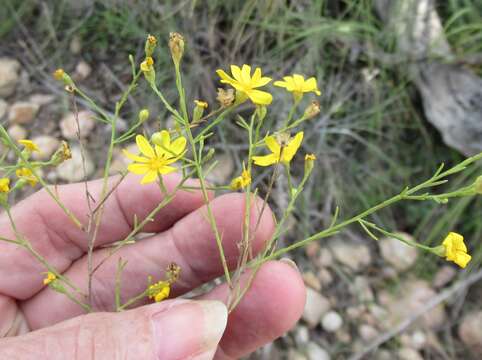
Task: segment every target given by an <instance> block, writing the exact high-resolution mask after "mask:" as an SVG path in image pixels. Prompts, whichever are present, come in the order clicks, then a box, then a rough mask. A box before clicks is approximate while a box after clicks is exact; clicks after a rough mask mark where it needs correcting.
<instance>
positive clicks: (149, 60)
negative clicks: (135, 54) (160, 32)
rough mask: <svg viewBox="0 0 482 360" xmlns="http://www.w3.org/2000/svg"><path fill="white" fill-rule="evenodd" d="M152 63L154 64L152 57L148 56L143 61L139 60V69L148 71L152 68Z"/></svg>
mask: <svg viewBox="0 0 482 360" xmlns="http://www.w3.org/2000/svg"><path fill="white" fill-rule="evenodd" d="M153 65H154V59H153V58H152V57H150V56H148V57H146V59H145V60H144V61H143V62H141V70H142V71H143V72H149V71H151V70H153Z"/></svg>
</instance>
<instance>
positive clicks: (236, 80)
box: [216, 64, 273, 105]
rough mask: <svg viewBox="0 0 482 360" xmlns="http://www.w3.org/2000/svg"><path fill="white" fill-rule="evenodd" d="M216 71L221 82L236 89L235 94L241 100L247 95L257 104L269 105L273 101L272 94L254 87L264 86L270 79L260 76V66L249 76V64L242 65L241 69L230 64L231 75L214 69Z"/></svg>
mask: <svg viewBox="0 0 482 360" xmlns="http://www.w3.org/2000/svg"><path fill="white" fill-rule="evenodd" d="M216 73H217V74H218V75H219V77H220V78H221V82H222V83H223V84H229V85H231V86H232V87H233V88H235V89H236V90H237V95H238V97H240V98H241V99H242V100H243V99H245V98H246V97H248V98H250V99H251V101H252V102H253V103H254V104H257V105H269V104H271V101H273V96H271V94H270V93H267V92H265V91H261V90H256V88H258V87H261V86H264V85H266V84H268V83H269V82H270V81H271V78H269V77H263V76H261V69H260V68H256V70H254V73H253V76H251V66H249V65H246V64H244V65H243V67H242V69H240V68H239V66H236V65H231V73H232V75H233V77H231V76H229V75H228V74H226V73H225V72H224V71H223V70H221V69H218V70H216Z"/></svg>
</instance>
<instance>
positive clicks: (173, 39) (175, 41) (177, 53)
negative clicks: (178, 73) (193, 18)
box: [169, 32, 184, 66]
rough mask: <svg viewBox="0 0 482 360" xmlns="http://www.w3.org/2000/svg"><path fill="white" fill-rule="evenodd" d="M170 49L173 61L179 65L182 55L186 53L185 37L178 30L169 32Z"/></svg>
mask: <svg viewBox="0 0 482 360" xmlns="http://www.w3.org/2000/svg"><path fill="white" fill-rule="evenodd" d="M169 49H170V50H171V56H172V61H174V64H175V65H176V66H179V63H180V62H181V58H182V55H183V54H184V38H183V37H182V35H181V34H179V33H177V32H172V33H170V34H169Z"/></svg>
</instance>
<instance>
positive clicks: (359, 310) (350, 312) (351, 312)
mask: <svg viewBox="0 0 482 360" xmlns="http://www.w3.org/2000/svg"><path fill="white" fill-rule="evenodd" d="M364 312H365V308H364V307H363V306H360V305H358V306H350V307H349V308H347V309H346V311H345V313H346V316H347V317H348V318H349V319H351V320H358V319H359V318H360V317H361V316H362V315H363V313H364Z"/></svg>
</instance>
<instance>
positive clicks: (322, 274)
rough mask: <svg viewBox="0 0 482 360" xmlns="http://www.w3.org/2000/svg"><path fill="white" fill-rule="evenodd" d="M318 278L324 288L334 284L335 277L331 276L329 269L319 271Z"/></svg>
mask: <svg viewBox="0 0 482 360" xmlns="http://www.w3.org/2000/svg"><path fill="white" fill-rule="evenodd" d="M318 278H319V279H320V282H321V285H322V286H329V285H330V284H331V283H332V282H333V275H331V272H330V270H328V269H320V271H318Z"/></svg>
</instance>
